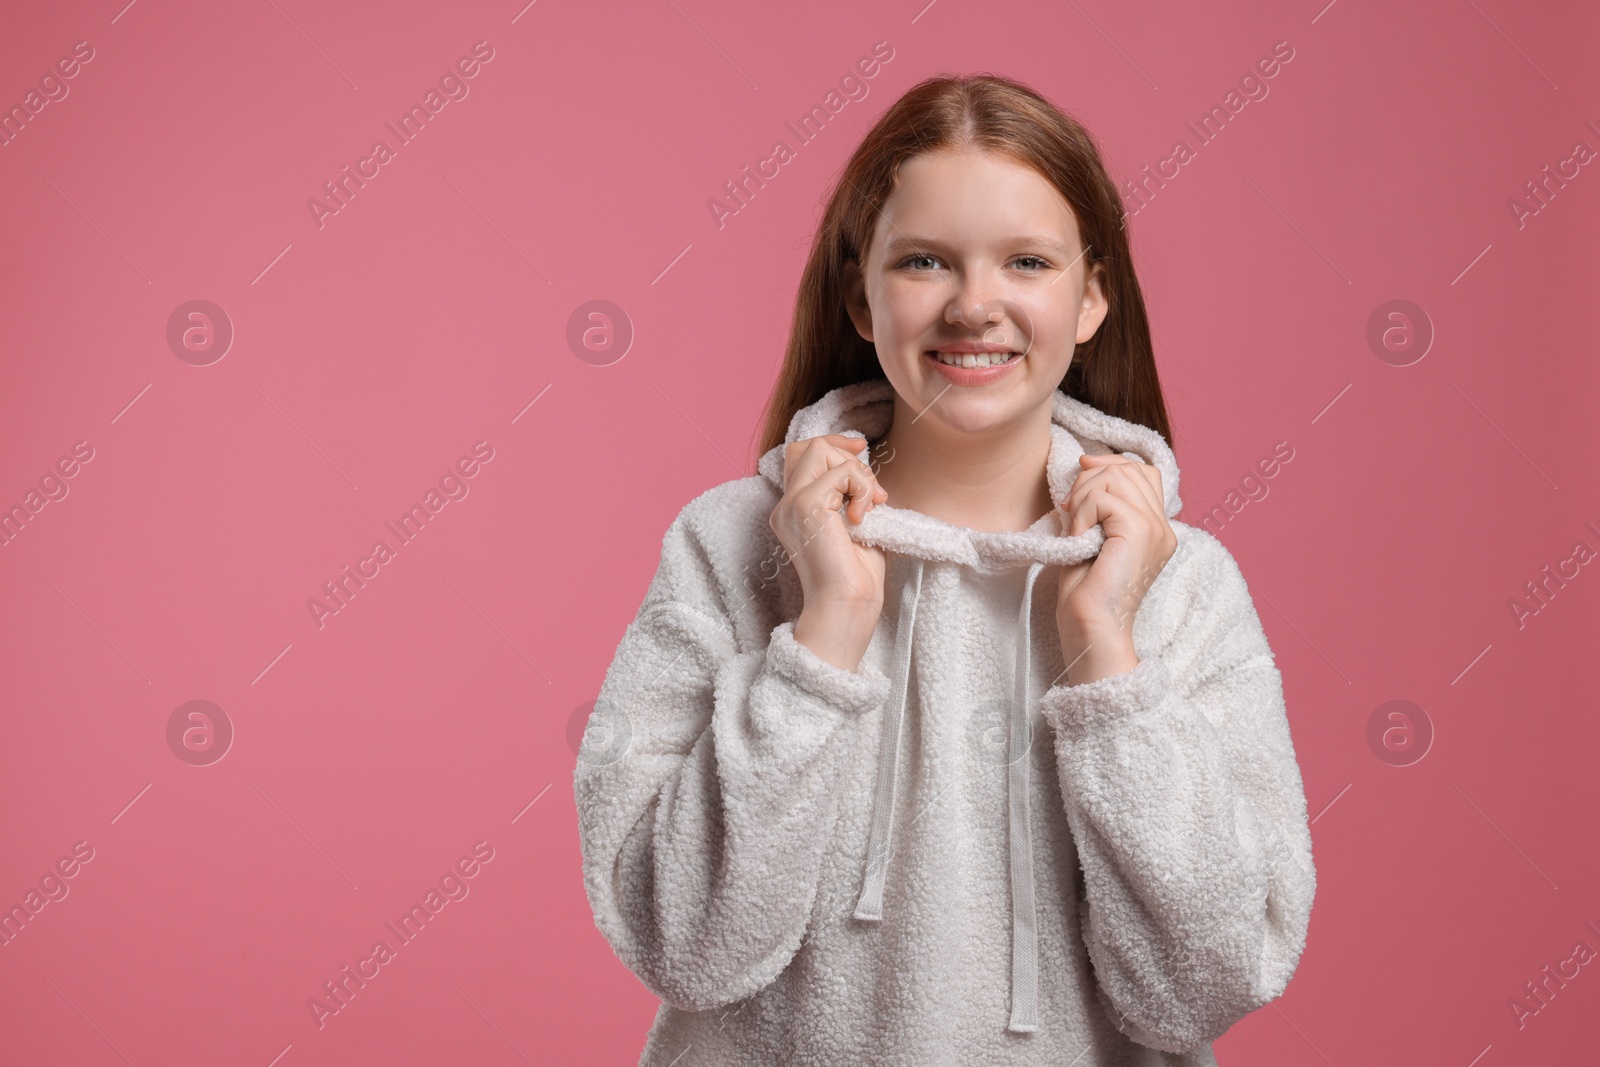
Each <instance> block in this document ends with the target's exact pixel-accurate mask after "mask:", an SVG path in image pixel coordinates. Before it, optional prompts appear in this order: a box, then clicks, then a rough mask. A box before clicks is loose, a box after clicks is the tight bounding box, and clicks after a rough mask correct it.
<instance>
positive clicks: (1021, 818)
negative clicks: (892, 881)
mask: <svg viewBox="0 0 1600 1067" xmlns="http://www.w3.org/2000/svg"><path fill="white" fill-rule="evenodd" d="M1042 569H1044V564H1043V563H1035V564H1033V565H1032V566H1030V567H1029V568H1028V578H1027V581H1025V582H1024V583H1023V585H1022V611H1021V618H1019V619H1018V620H1017V634H1018V637H1017V671H1016V674H1015V676H1014V678H1013V681H1012V683H1011V686H1012V690H1013V695H1012V700H1011V729H1010V730H1009V731H1007V734H1008V736H1007V739H1006V740H1007V744H1008V749H1009V750H1008V752H1007V753H1006V759H1007V761H1008V763H1007V767H1006V772H1007V776H1008V784H1009V786H1010V798H1009V800H1010V802H1009V808H1010V815H1009V819H1008V821H1007V824H1006V831H1007V835H1008V836H1009V837H1010V844H1011V1022H1010V1023H1009V1024H1008V1025H1007V1027H1006V1028H1007V1029H1008V1030H1013V1031H1015V1032H1017V1033H1032V1032H1033V1031H1036V1030H1038V1029H1039V921H1038V916H1037V915H1036V914H1035V911H1034V899H1033V825H1032V823H1031V822H1030V820H1029V813H1028V767H1029V763H1030V762H1031V757H1030V755H1029V753H1030V752H1031V751H1032V748H1033V737H1032V720H1031V719H1030V718H1029V715H1028V710H1029V703H1028V676H1029V672H1030V671H1031V670H1032V667H1033V633H1032V630H1033V580H1034V579H1035V578H1037V577H1038V576H1039V572H1040V571H1041V570H1042Z"/></svg>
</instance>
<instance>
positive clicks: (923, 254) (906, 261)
mask: <svg viewBox="0 0 1600 1067" xmlns="http://www.w3.org/2000/svg"><path fill="white" fill-rule="evenodd" d="M923 259H925V260H928V261H929V262H932V263H937V262H939V261H938V260H937V259H935V258H934V257H933V256H930V255H929V254H928V253H926V252H918V253H917V254H916V255H912V256H907V257H906V258H905V259H902V260H901V261H900V266H902V267H906V266H910V265H911V264H912V263H915V262H917V261H918V260H923Z"/></svg>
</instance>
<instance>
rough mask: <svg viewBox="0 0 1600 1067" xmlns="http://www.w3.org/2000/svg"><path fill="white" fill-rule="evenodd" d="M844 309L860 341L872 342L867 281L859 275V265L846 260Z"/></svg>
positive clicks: (870, 309) (870, 310) (870, 308)
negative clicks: (853, 324)
mask: <svg viewBox="0 0 1600 1067" xmlns="http://www.w3.org/2000/svg"><path fill="white" fill-rule="evenodd" d="M844 307H845V311H847V312H848V313H849V315H850V321H851V322H853V323H855V327H856V333H859V334H860V335H861V338H862V340H864V341H869V342H870V341H871V340H872V307H871V306H870V305H869V304H868V303H867V280H866V278H865V277H863V276H862V274H861V265H860V264H859V263H856V262H855V261H854V260H847V261H846V262H845V265H844Z"/></svg>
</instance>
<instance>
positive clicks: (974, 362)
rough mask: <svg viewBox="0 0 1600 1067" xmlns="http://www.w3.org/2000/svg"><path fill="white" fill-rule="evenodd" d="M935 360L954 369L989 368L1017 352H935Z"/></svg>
mask: <svg viewBox="0 0 1600 1067" xmlns="http://www.w3.org/2000/svg"><path fill="white" fill-rule="evenodd" d="M933 355H934V358H935V359H937V360H938V361H939V362H940V363H948V364H949V365H950V366H952V367H988V366H992V365H993V364H996V363H1004V362H1005V361H1006V360H1008V359H1010V358H1011V357H1012V356H1014V355H1016V353H1015V352H935V353H934V354H933Z"/></svg>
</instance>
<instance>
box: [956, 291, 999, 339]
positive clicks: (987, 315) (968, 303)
mask: <svg viewBox="0 0 1600 1067" xmlns="http://www.w3.org/2000/svg"><path fill="white" fill-rule="evenodd" d="M1004 317H1005V313H1004V312H1003V311H1002V310H1001V309H1000V308H999V307H998V306H997V305H996V304H994V303H992V302H991V303H987V304H986V303H984V302H983V301H982V300H979V299H978V294H977V293H976V292H969V287H963V289H962V291H961V292H959V293H957V294H956V298H955V299H954V300H952V301H951V302H950V306H949V307H947V308H945V312H944V319H945V321H946V322H948V323H950V324H951V325H955V324H957V323H959V324H960V325H962V326H970V327H973V328H975V329H976V328H978V327H982V326H989V325H992V324H994V323H997V322H999V321H1000V320H1001V319H1002V318H1004Z"/></svg>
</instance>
